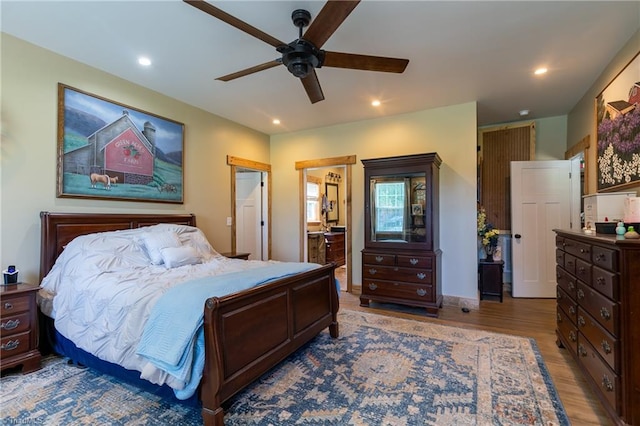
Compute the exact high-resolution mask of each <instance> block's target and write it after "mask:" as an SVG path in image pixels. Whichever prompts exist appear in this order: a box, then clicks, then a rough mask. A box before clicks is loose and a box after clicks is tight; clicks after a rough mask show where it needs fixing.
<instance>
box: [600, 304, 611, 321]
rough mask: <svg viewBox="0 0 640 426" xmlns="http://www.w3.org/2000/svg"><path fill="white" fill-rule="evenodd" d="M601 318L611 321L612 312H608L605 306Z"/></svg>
mask: <svg viewBox="0 0 640 426" xmlns="http://www.w3.org/2000/svg"><path fill="white" fill-rule="evenodd" d="M600 316H601V317H602V318H603V319H606V320H609V319H611V313H610V312H609V310H608V309H607V308H606V307H604V306H603V307H602V308H600Z"/></svg>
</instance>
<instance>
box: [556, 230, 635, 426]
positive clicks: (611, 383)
mask: <svg viewBox="0 0 640 426" xmlns="http://www.w3.org/2000/svg"><path fill="white" fill-rule="evenodd" d="M556 259H557V266H556V277H557V284H558V286H557V300H558V305H557V328H556V334H557V336H558V346H560V347H565V348H567V349H568V350H569V352H570V353H571V355H572V356H573V357H574V358H575V360H576V362H577V363H578V365H579V367H580V369H581V370H582V372H583V373H584V375H585V378H586V380H587V382H588V383H589V384H590V385H591V387H592V389H593V390H594V391H595V393H596V394H597V396H598V397H599V398H600V400H601V401H602V404H603V405H604V408H605V409H606V411H607V412H608V414H609V415H610V416H611V418H612V419H613V420H614V422H615V423H616V424H620V425H640V240H621V239H618V238H617V237H616V236H615V235H605V234H597V235H585V234H583V233H579V232H572V231H563V230H556Z"/></svg>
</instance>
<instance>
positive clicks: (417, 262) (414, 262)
mask: <svg viewBox="0 0 640 426" xmlns="http://www.w3.org/2000/svg"><path fill="white" fill-rule="evenodd" d="M397 258H398V266H401V267H405V268H423V269H431V268H433V258H431V257H423V256H403V255H398V256H397Z"/></svg>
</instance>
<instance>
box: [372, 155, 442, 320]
mask: <svg viewBox="0 0 640 426" xmlns="http://www.w3.org/2000/svg"><path fill="white" fill-rule="evenodd" d="M441 162H442V161H441V159H440V157H439V156H438V154H436V153H429V154H417V155H406V156H400V157H388V158H376V159H368V160H362V164H363V165H364V175H365V179H364V180H365V191H364V192H365V200H364V201H365V217H364V219H365V229H364V231H365V232H364V233H365V241H364V250H362V294H361V296H360V305H361V306H369V302H370V301H371V300H373V301H379V302H391V303H400V304H405V305H411V306H421V307H424V308H426V311H427V315H430V316H434V317H436V316H438V310H439V308H440V307H441V306H442V286H441V283H440V264H441V251H440V248H439V242H440V240H439V229H438V222H439V220H438V189H439V169H440V164H441Z"/></svg>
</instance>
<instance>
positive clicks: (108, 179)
mask: <svg viewBox="0 0 640 426" xmlns="http://www.w3.org/2000/svg"><path fill="white" fill-rule="evenodd" d="M183 160H184V124H182V123H178V122H177V121H173V120H170V119H168V118H163V117H160V116H158V115H155V114H152V113H150V112H146V111H142V110H139V109H137V108H134V107H131V106H128V105H124V104H121V103H118V102H114V101H111V100H108V99H105V98H103V97H100V96H97V95H94V94H90V93H87V92H83V91H81V90H78V89H75V88H73V87H70V86H67V85H65V84H62V83H58V147H57V194H56V195H57V197H72V198H89V199H107V200H121V201H148V202H159V203H180V204H181V203H183V201H184V200H183V194H184V190H183V189H184V168H183Z"/></svg>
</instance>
